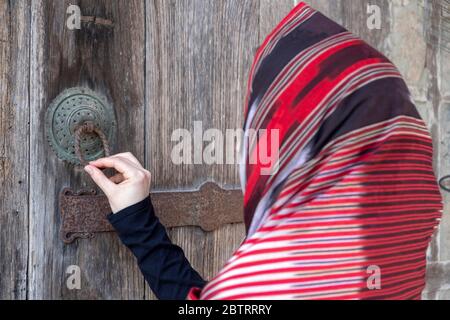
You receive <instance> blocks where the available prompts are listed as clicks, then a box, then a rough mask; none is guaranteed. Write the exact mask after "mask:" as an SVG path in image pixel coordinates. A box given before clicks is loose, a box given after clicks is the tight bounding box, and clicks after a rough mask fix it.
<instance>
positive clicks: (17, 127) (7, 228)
mask: <svg viewBox="0 0 450 320" xmlns="http://www.w3.org/2000/svg"><path fill="white" fill-rule="evenodd" d="M29 30H30V10H29V8H28V6H27V4H26V3H25V2H24V1H13V2H11V1H6V0H0V299H25V298H26V296H27V292H26V288H27V259H28V187H29V180H28V147H29V146H28V133H29V125H28V121H29V96H28V88H29V72H28V68H29V52H28V50H26V48H28V43H29V40H30V38H29Z"/></svg>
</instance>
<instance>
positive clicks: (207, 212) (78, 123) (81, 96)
mask: <svg viewBox="0 0 450 320" xmlns="http://www.w3.org/2000/svg"><path fill="white" fill-rule="evenodd" d="M116 127H117V125H116V118H115V113H114V109H113V108H112V106H111V105H109V104H108V103H107V100H106V99H105V98H104V97H102V96H100V95H98V94H96V93H95V92H93V91H92V90H90V89H86V88H71V89H67V90H64V91H63V92H62V93H61V94H60V95H59V96H58V97H56V99H55V100H54V101H53V102H52V103H51V105H50V107H49V109H48V111H47V118H46V134H47V139H48V142H49V144H50V146H51V147H52V149H53V150H54V151H55V153H56V155H57V157H58V158H59V159H60V160H63V161H67V162H69V163H71V164H73V165H83V166H84V165H86V164H87V163H88V162H89V161H92V160H95V159H98V158H100V157H104V156H109V155H110V154H111V145H112V144H111V143H112V142H114V138H115V131H116ZM151 197H152V201H153V204H154V206H155V207H156V209H157V212H159V213H161V216H160V217H159V218H160V220H161V222H162V223H163V224H164V225H165V226H166V227H181V226H200V227H201V228H202V229H203V230H205V231H212V230H215V229H217V228H218V227H220V226H223V225H225V224H230V223H240V222H242V220H243V214H242V212H243V195H242V192H241V190H240V189H236V190H224V189H222V188H220V187H219V186H218V185H217V184H215V183H213V182H207V183H205V184H203V185H202V186H201V187H200V189H199V190H192V191H173V192H155V193H152V196H151ZM59 212H60V215H61V227H60V235H61V238H62V240H63V241H64V242H65V243H71V242H73V241H74V240H75V239H77V238H92V237H93V236H94V235H95V234H97V233H101V232H109V231H113V228H112V226H111V225H110V223H109V222H108V220H107V215H108V213H110V212H111V209H110V206H109V203H108V199H107V198H106V196H104V195H99V194H97V192H96V191H95V190H81V191H74V190H72V189H70V188H64V189H63V190H62V191H61V193H60V194H59Z"/></svg>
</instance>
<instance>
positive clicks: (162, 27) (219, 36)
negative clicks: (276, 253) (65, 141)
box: [0, 0, 450, 299]
mask: <svg viewBox="0 0 450 320" xmlns="http://www.w3.org/2000/svg"><path fill="white" fill-rule="evenodd" d="M295 2H296V1H295V0H146V1H144V0H95V1H94V0H10V1H8V0H0V188H1V189H0V298H2V299H27V298H28V299H149V298H153V297H154V296H153V295H152V293H151V292H150V289H149V288H148V286H147V285H146V283H145V281H144V279H143V277H142V275H141V273H140V271H139V270H138V267H137V265H136V262H135V259H134V258H133V257H132V255H131V254H130V253H129V252H128V250H127V249H126V248H124V247H123V246H122V245H121V243H120V241H119V240H118V238H117V236H116V235H115V234H113V233H106V234H99V235H96V236H95V238H93V239H81V240H77V241H76V242H75V243H73V244H71V245H65V244H64V243H63V242H62V241H61V239H60V237H59V227H60V223H61V221H60V216H59V212H58V200H57V196H58V193H59V192H60V190H61V189H62V188H63V187H67V186H70V187H72V188H74V189H77V188H81V187H86V186H92V182H91V181H90V180H89V178H88V177H87V176H86V175H85V174H84V173H83V172H82V171H81V170H80V169H78V168H76V167H74V166H72V165H69V164H67V163H64V162H62V161H61V160H58V159H57V157H56V156H55V154H54V153H53V151H52V150H51V148H50V147H49V145H48V144H47V141H46V138H45V130H44V126H45V112H46V110H47V108H48V106H49V104H50V102H51V101H52V100H53V99H54V98H55V97H56V96H57V95H58V94H59V93H60V92H62V91H63V90H64V89H66V88H70V87H77V86H84V87H88V88H91V89H92V90H94V91H96V92H98V93H100V94H102V95H104V96H106V97H107V98H108V100H109V102H110V103H111V104H112V105H113V106H114V108H115V110H116V114H117V123H118V130H117V132H118V135H117V142H116V143H115V146H114V150H115V151H116V152H122V151H131V152H133V153H134V154H135V155H136V156H137V157H138V158H139V160H140V161H142V163H144V164H145V165H146V167H147V168H148V169H149V170H151V171H152V173H153V183H152V185H153V189H154V190H163V191H164V190H195V189H196V188H198V187H199V186H200V185H201V184H202V183H204V182H206V181H214V182H216V183H217V184H219V185H220V186H222V187H225V188H230V187H238V186H239V181H238V174H237V167H236V166H233V165H207V164H198V165H175V164H173V163H172V162H171V160H170V154H171V151H172V148H173V146H174V143H173V142H172V141H171V134H172V132H173V131H174V130H176V129H180V128H184V129H187V130H193V126H194V122H195V121H201V122H202V125H203V128H204V129H210V128H215V129H219V130H221V131H225V130H226V129H237V128H241V127H242V121H243V118H242V111H243V107H244V106H243V102H244V94H245V92H244V90H245V87H246V81H247V76H248V71H249V68H250V64H251V62H252V59H253V55H254V53H255V51H256V49H257V47H258V46H259V45H260V43H261V41H262V40H263V39H264V38H265V36H266V35H267V33H268V32H270V30H271V29H272V28H273V27H274V26H275V25H276V24H277V23H278V22H279V21H280V19H281V18H282V17H284V16H285V15H286V14H287V13H288V12H289V10H290V9H291V8H292V7H293V5H294V4H295ZM425 2H426V3H427V7H425V8H427V9H428V10H429V12H431V15H430V19H428V20H426V19H425V13H426V12H427V10H425V8H424V7H420V6H418V5H417V3H416V2H415V1H388V0H373V1H369V0H367V1H366V0H364V1H353V0H314V1H310V4H311V5H312V6H314V7H316V8H318V9H320V10H322V11H323V12H324V13H325V14H327V15H329V16H330V17H332V18H334V19H335V20H337V21H338V22H340V23H343V24H344V25H345V26H347V27H348V28H349V29H350V30H352V31H355V32H356V33H358V34H359V35H361V36H362V37H363V38H364V39H366V40H368V41H369V42H370V43H372V44H373V45H375V46H376V47H378V48H379V49H380V50H382V51H383V52H385V53H387V54H388V56H389V57H390V58H392V59H393V60H394V62H396V63H398V64H399V66H400V68H401V70H402V71H403V72H404V73H405V74H406V78H407V81H408V84H409V85H410V86H411V88H412V91H413V95H414V98H415V100H416V101H417V102H418V104H419V106H420V109H421V111H422V113H423V114H425V116H426V119H427V121H428V122H429V123H430V127H432V128H433V134H434V137H435V139H436V141H440V142H441V145H443V146H444V147H443V149H445V147H446V146H447V147H448V139H446V140H444V137H445V135H444V134H440V132H446V131H445V130H444V129H443V128H444V127H445V124H444V123H443V121H445V119H447V118H448V117H446V116H445V115H446V114H448V113H445V112H446V110H448V108H447V107H448V105H449V102H448V101H450V100H449V99H450V98H449V96H448V93H449V92H448V90H447V89H448V88H447V87H448V86H447V87H446V86H445V82H443V81H442V80H444V79H446V78H448V73H445V72H443V71H442V70H448V53H447V51H443V50H441V49H439V48H438V47H436V46H433V45H431V44H430V43H429V42H427V41H426V40H427V39H426V34H422V33H421V32H422V31H421V29H420V28H421V27H423V29H426V26H428V24H430V25H431V26H436V25H439V23H440V21H441V20H442V19H443V18H442V17H440V16H439V13H438V12H439V10H440V8H438V5H437V4H436V3H434V2H433V1H425ZM374 4H375V5H377V6H379V7H380V8H381V14H382V19H383V27H382V28H381V29H380V30H370V29H368V28H367V24H366V17H367V5H374ZM69 5H78V6H79V8H80V9H81V13H82V14H83V16H89V17H99V18H103V19H108V20H110V21H112V23H113V26H112V27H108V26H105V25H102V23H101V20H97V22H91V23H84V24H82V27H81V29H80V30H70V29H68V27H67V25H66V22H67V18H68V14H67V8H68V7H69ZM411 30H412V31H411ZM411 35H412V36H413V38H414V41H410V40H408V41H407V40H406V39H407V36H409V37H411ZM438 37H439V34H438ZM405 52H406V53H407V56H408V57H409V58H408V59H410V60H409V61H411V59H412V61H413V63H412V64H411V65H408V63H407V62H405V60H404V57H403V55H404V53H405ZM445 57H447V59H445ZM446 61H447V62H446ZM439 70H441V71H439ZM427 79H431V81H428V82H427ZM439 83H444V84H442V85H440V86H439ZM440 90H441V91H440ZM440 115H442V116H440ZM443 149H442V151H441V149H439V152H442V153H445V150H443ZM436 163H437V168H438V169H440V168H441V167H443V168H444V169H445V168H448V166H445V165H444V164H441V163H440V162H439V161H437V162H436ZM442 173H444V172H442ZM159 214H164V213H159ZM447 225H448V224H447ZM447 225H444V228H446V229H445V230H447V232H446V233H445V232H443V233H442V234H443V235H442V236H440V237H438V238H437V239H436V240H435V241H434V243H433V246H432V249H431V251H430V263H431V264H430V265H431V268H432V275H431V277H430V286H429V288H428V289H427V294H428V297H429V298H439V297H445V294H448V291H445V290H444V289H445V283H444V282H445V279H444V278H445V277H444V275H445V272H446V271H445V270H448V269H446V268H445V266H446V265H445V263H442V262H441V260H442V259H444V260H445V254H444V253H445V250H443V248H445V246H446V245H448V241H447V240H448V236H445V234H448V227H447ZM169 234H170V236H171V238H172V239H173V241H174V242H175V243H177V244H179V245H180V246H182V247H183V248H184V249H185V252H186V254H187V256H188V258H189V259H190V261H191V262H192V264H193V266H194V267H195V268H196V269H197V270H198V271H199V272H200V273H201V274H202V275H203V276H204V277H205V278H206V279H209V278H211V277H212V276H213V275H214V274H216V273H217V272H218V270H219V269H220V268H221V266H222V265H223V264H224V262H225V261H226V260H227V259H228V258H229V257H230V256H231V254H232V252H233V250H235V249H236V248H237V246H238V245H239V244H240V242H241V241H242V239H243V237H244V228H243V225H242V224H233V225H225V226H222V227H221V228H220V229H219V230H216V231H213V232H204V231H202V230H201V229H200V228H198V227H181V228H173V229H170V230H169ZM447 251H448V250H447ZM441 252H443V253H441ZM447 260H448V259H447ZM71 265H75V266H78V267H79V270H80V272H81V288H80V289H79V290H78V289H72V290H71V289H69V288H68V287H67V285H66V280H67V278H68V276H69V275H68V274H67V273H66V271H67V268H68V267H69V266H71ZM447 272H448V271H447Z"/></svg>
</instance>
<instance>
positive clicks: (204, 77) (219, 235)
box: [146, 0, 293, 298]
mask: <svg viewBox="0 0 450 320" xmlns="http://www.w3.org/2000/svg"><path fill="white" fill-rule="evenodd" d="M292 6H293V1H277V2H276V3H274V2H271V1H256V0H253V1H242V0H229V1H203V0H190V1H147V2H146V7H147V60H146V61H147V72H146V81H147V82H146V89H147V98H148V100H147V113H146V114H147V117H146V120H147V124H148V125H147V157H148V159H147V167H149V168H150V170H151V171H152V172H153V185H154V187H155V188H156V189H158V190H159V189H162V190H164V189H172V188H180V187H181V188H187V189H192V188H198V186H199V185H201V184H202V183H204V182H205V181H209V180H212V181H215V182H216V183H219V184H220V185H221V186H223V187H225V188H226V187H228V186H238V185H239V179H238V174H237V173H238V167H237V166H236V165H212V166H211V165H205V164H200V165H181V166H176V165H174V164H173V163H172V162H171V161H170V155H171V150H172V148H173V146H174V143H172V142H171V134H172V132H173V131H174V130H175V129H178V128H184V129H187V130H189V131H190V132H193V126H194V121H202V124H203V129H204V130H207V129H211V128H215V129H219V130H221V131H222V132H223V133H225V130H227V129H239V128H241V127H242V125H243V108H244V105H243V102H244V96H245V88H246V82H247V78H248V71H249V69H250V66H251V63H252V60H253V55H254V53H255V52H256V49H257V47H258V46H259V45H260V42H261V39H262V38H263V37H265V36H266V33H268V32H269V31H270V29H271V28H273V27H274V26H275V24H276V23H278V22H279V21H280V19H281V18H282V17H283V16H284V15H285V14H287V13H288V11H289V9H290V8H292ZM197 147H201V146H198V145H197ZM159 214H164V213H159ZM170 235H171V238H172V240H173V241H174V242H175V243H177V244H178V245H180V246H181V247H182V248H183V249H184V250H185V253H186V255H187V257H188V258H189V260H190V261H191V263H192V265H193V266H194V267H195V268H196V269H197V270H198V271H199V272H200V273H201V274H202V275H203V276H204V277H205V278H206V279H210V278H211V277H213V276H214V275H215V274H217V272H218V271H219V270H220V268H221V267H222V266H223V264H224V263H225V262H226V261H227V260H228V259H229V258H230V257H231V255H232V253H233V252H234V250H235V249H236V248H237V247H238V246H239V244H240V243H241V242H242V240H243V238H244V227H243V225H242V224H237V225H227V226H224V227H222V228H221V229H220V230H217V231H215V232H210V233H205V232H203V231H201V230H200V229H199V228H192V227H185V228H176V229H172V230H170ZM149 297H150V298H152V297H153V296H152V295H151V294H149Z"/></svg>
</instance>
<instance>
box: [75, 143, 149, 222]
mask: <svg viewBox="0 0 450 320" xmlns="http://www.w3.org/2000/svg"><path fill="white" fill-rule="evenodd" d="M103 168H114V169H115V170H116V171H117V172H118V173H117V174H116V175H114V176H112V177H111V178H108V177H106V176H105V174H104V173H103V172H102V171H101V170H100V169H103ZM84 170H85V171H86V172H87V173H88V174H89V175H90V176H91V178H92V180H94V182H95V183H96V184H97V185H98V186H99V187H100V189H102V191H103V192H104V193H105V195H106V197H107V198H108V201H109V204H110V206H111V209H112V212H113V213H117V212H119V211H121V210H123V209H125V208H127V207H129V206H131V205H133V204H136V203H138V202H140V201H142V200H144V199H145V198H146V197H148V195H149V193H150V181H151V174H150V172H149V171H147V170H145V169H144V168H143V167H142V165H141V164H140V163H139V161H138V160H137V159H136V158H135V157H134V156H133V155H132V154H131V153H129V152H127V153H120V154H116V155H114V156H111V157H107V158H101V159H98V160H95V161H91V162H89V165H87V166H86V167H85V168H84Z"/></svg>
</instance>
